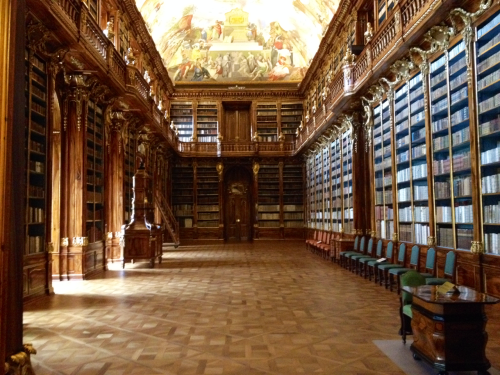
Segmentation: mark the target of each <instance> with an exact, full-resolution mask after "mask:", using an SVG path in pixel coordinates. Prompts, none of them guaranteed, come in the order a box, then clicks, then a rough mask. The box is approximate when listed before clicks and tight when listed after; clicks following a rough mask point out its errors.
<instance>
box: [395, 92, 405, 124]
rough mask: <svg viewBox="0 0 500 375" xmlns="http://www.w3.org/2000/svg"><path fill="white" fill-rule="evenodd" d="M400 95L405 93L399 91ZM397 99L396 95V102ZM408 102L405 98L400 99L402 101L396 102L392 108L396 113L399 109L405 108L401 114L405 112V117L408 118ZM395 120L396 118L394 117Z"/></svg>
mask: <svg viewBox="0 0 500 375" xmlns="http://www.w3.org/2000/svg"><path fill="white" fill-rule="evenodd" d="M399 92H400V93H401V92H402V93H404V92H405V91H403V90H400V91H399ZM397 99H398V97H397V95H396V100H397ZM407 106H408V101H407V99H406V98H404V99H402V100H399V101H398V102H396V105H395V106H394V110H395V111H396V112H397V111H399V110H400V109H401V108H405V110H404V111H403V112H406V116H408V107H407ZM396 119H397V117H396Z"/></svg>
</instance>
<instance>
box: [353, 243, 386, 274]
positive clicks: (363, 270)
mask: <svg viewBox="0 0 500 375" xmlns="http://www.w3.org/2000/svg"><path fill="white" fill-rule="evenodd" d="M382 248H383V242H382V240H378V241H377V250H376V252H375V257H371V258H361V259H359V260H358V263H359V268H360V269H359V274H360V275H361V276H363V277H364V278H365V279H366V278H367V277H369V280H370V281H371V279H372V278H371V273H370V272H369V271H370V270H373V264H372V267H371V268H370V267H368V263H369V262H372V261H377V259H380V258H382Z"/></svg>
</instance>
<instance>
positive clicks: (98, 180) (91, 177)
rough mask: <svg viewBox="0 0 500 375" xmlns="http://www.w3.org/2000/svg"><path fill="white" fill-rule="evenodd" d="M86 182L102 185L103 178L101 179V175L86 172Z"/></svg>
mask: <svg viewBox="0 0 500 375" xmlns="http://www.w3.org/2000/svg"><path fill="white" fill-rule="evenodd" d="M87 184H91V185H102V184H103V179H102V177H100V176H96V175H94V174H87Z"/></svg>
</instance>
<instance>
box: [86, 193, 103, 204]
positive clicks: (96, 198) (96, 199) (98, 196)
mask: <svg viewBox="0 0 500 375" xmlns="http://www.w3.org/2000/svg"><path fill="white" fill-rule="evenodd" d="M87 203H102V193H100V192H98V191H87Z"/></svg>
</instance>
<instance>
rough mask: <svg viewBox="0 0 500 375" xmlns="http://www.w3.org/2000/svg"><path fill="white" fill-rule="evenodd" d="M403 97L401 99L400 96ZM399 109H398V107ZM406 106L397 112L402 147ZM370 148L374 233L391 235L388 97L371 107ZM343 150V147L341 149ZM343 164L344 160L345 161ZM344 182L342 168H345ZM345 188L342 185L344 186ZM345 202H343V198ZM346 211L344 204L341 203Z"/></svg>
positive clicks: (402, 154)
mask: <svg viewBox="0 0 500 375" xmlns="http://www.w3.org/2000/svg"><path fill="white" fill-rule="evenodd" d="M401 100H403V99H401ZM398 110H399V109H398ZM404 115H405V110H404V109H403V110H401V112H399V116H398V117H397V119H398V125H399V128H398V130H399V131H397V132H398V137H399V138H398V139H400V140H401V147H402V148H404V149H405V150H406V149H407V145H406V142H407V141H408V134H407V130H405V126H406V124H405V122H404V119H405V118H404ZM373 130H374V131H373V150H374V164H375V168H374V170H375V223H376V231H377V234H378V235H380V237H381V238H387V239H390V238H391V237H392V234H393V233H394V220H393V219H394V216H393V210H394V208H393V194H392V184H393V176H392V161H391V141H392V140H391V119H390V106H389V102H388V100H387V99H386V100H384V101H383V102H382V103H381V104H379V105H378V106H377V107H375V109H374V128H373ZM404 152H406V151H403V150H402V151H401V154H400V155H398V157H399V161H400V162H406V160H405V159H406V156H405V155H404ZM343 153H344V151H343ZM344 164H345V162H344ZM407 168H408V166H405V165H404V164H402V165H401V170H406V169H407ZM344 185H345V171H344ZM344 189H345V187H344ZM344 206H345V202H344ZM344 211H345V207H344Z"/></svg>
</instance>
